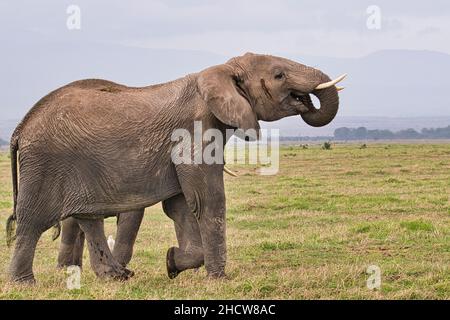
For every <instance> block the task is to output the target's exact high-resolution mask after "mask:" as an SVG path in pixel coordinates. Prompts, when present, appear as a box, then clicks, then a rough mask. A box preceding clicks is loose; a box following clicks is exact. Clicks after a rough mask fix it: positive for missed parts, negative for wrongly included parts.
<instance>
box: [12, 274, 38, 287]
mask: <svg viewBox="0 0 450 320" xmlns="http://www.w3.org/2000/svg"><path fill="white" fill-rule="evenodd" d="M10 280H11V282H14V283H18V284H24V285H35V284H36V279H35V278H34V275H33V274H28V275H24V276H11V278H10Z"/></svg>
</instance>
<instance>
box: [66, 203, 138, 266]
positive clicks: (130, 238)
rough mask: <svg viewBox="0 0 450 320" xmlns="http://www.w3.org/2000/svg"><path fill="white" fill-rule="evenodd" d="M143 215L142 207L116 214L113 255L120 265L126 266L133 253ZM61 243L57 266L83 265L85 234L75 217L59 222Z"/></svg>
mask: <svg viewBox="0 0 450 320" xmlns="http://www.w3.org/2000/svg"><path fill="white" fill-rule="evenodd" d="M143 217H144V208H142V209H139V210H135V211H127V212H123V213H120V214H118V215H117V234H116V240H115V245H114V249H113V250H112V254H113V257H114V258H115V259H116V260H117V262H119V263H120V264H121V265H122V266H124V267H125V266H126V265H127V264H128V263H129V262H130V260H131V256H132V255H133V246H134V243H135V241H136V237H137V233H138V231H139V227H140V225H141V222H142V218H143ZM61 227H62V232H61V244H60V248H59V253H58V268H63V267H68V266H72V265H75V266H79V267H82V266H83V250H84V242H85V235H84V232H83V231H82V230H81V228H80V226H79V224H78V222H77V220H76V219H75V218H72V217H70V218H67V219H65V220H63V221H62V222H61Z"/></svg>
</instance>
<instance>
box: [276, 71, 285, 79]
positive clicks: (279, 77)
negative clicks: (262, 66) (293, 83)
mask: <svg viewBox="0 0 450 320" xmlns="http://www.w3.org/2000/svg"><path fill="white" fill-rule="evenodd" d="M283 77H284V73H283V72H278V73H277V74H276V75H275V79H277V80H281V79H283Z"/></svg>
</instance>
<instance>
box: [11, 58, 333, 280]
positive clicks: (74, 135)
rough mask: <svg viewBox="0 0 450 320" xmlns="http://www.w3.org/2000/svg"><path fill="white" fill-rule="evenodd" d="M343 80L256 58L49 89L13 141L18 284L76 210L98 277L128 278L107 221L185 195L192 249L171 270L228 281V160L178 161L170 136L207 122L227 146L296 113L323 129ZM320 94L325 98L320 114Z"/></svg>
mask: <svg viewBox="0 0 450 320" xmlns="http://www.w3.org/2000/svg"><path fill="white" fill-rule="evenodd" d="M339 80H341V78H338V79H336V80H335V81H333V80H331V79H330V78H329V77H328V76H327V75H325V74H324V73H322V72H321V71H319V70H317V69H314V68H311V67H307V66H305V65H302V64H299V63H296V62H294V61H291V60H288V59H284V58H280V57H275V56H269V55H259V54H252V53H248V54H245V55H243V56H240V57H235V58H232V59H230V60H229V61H228V62H226V63H224V64H221V65H217V66H213V67H210V68H208V69H205V70H203V71H201V72H198V73H194V74H189V75H187V76H185V77H183V78H180V79H177V80H174V81H171V82H167V83H163V84H159V85H152V86H147V87H139V88H137V87H127V86H124V85H120V84H117V83H113V82H110V81H106V80H98V79H89V80H80V81H75V82H73V83H70V84H68V85H66V86H64V87H61V88H59V89H57V90H55V91H53V92H51V93H50V94H48V95H47V96H45V97H44V98H42V99H41V100H40V101H38V102H37V103H36V105H35V106H33V108H32V109H31V110H30V111H29V112H28V113H27V115H26V116H25V117H24V119H23V120H22V121H21V123H20V124H19V125H18V126H17V128H16V129H15V131H14V133H13V136H12V138H11V145H10V147H11V165H12V177H13V197H14V199H13V200H14V211H13V214H12V216H11V218H10V219H9V220H8V222H9V223H8V225H7V229H8V230H9V235H10V236H11V235H12V228H11V226H12V223H13V222H16V224H17V230H16V242H15V250H14V254H13V257H12V261H11V264H10V277H11V279H12V280H14V281H23V282H28V281H29V282H32V281H34V275H33V271H32V266H33V259H34V252H35V250H36V244H37V242H38V240H39V238H40V236H41V234H42V233H43V232H44V231H46V230H47V229H49V228H51V227H52V226H53V225H55V224H56V223H58V222H59V221H61V220H64V219H66V218H69V217H74V218H76V219H77V221H78V223H79V224H80V226H81V229H82V230H83V231H84V234H85V236H86V239H87V241H88V247H89V254H90V259H91V262H92V267H93V269H94V270H96V273H97V274H98V275H99V276H108V277H113V278H118V279H126V278H128V277H129V276H130V274H131V271H129V270H126V268H125V267H123V266H122V265H121V264H120V263H119V262H118V261H117V260H116V259H115V258H114V256H113V254H112V253H111V252H110V250H109V248H108V246H107V243H106V238H105V234H104V228H103V217H104V216H105V215H106V216H110V215H115V214H118V213H121V212H127V211H136V210H140V209H141V208H144V207H148V206H151V205H153V204H155V203H158V202H160V201H166V200H169V199H172V198H173V197H175V196H178V195H183V197H184V199H185V203H186V208H184V209H186V210H183V212H189V213H190V214H187V215H186V216H187V217H185V216H184V215H182V219H181V218H180V220H181V221H182V222H180V223H179V225H180V226H181V227H182V230H184V229H188V230H190V231H189V232H188V233H189V234H190V235H191V236H192V234H195V237H194V238H193V239H190V240H189V242H186V243H189V244H190V245H189V247H191V246H192V247H193V248H194V249H193V251H192V252H191V254H192V256H189V257H185V256H184V252H183V250H181V251H182V252H180V251H178V250H176V249H170V250H169V254H168V257H169V263H168V264H169V268H170V270H172V271H171V274H173V275H174V274H176V273H177V272H179V271H182V270H183V269H184V268H185V267H187V266H190V265H192V264H194V262H195V264H199V263H200V262H202V263H204V265H205V268H206V270H207V273H208V275H209V276H211V277H222V276H224V275H225V265H226V240H225V234H226V223H225V222H226V219H225V211H226V210H225V193H224V186H223V164H221V163H213V164H206V163H201V164H197V165H190V164H186V163H181V164H175V163H174V162H173V161H172V158H171V151H172V150H173V148H174V146H175V144H176V142H174V141H172V140H171V135H172V133H173V132H174V130H176V129H184V130H186V131H187V132H189V133H190V134H191V135H192V133H193V131H194V122H195V121H200V122H201V124H202V129H203V131H206V130H208V129H212V128H214V129H218V130H219V131H220V132H221V133H222V135H223V141H224V142H226V139H227V138H229V137H228V136H227V135H226V130H227V129H242V130H244V131H245V130H248V129H254V130H255V131H256V132H259V124H258V121H259V120H264V121H275V120H278V119H281V118H284V117H288V116H297V115H300V116H301V117H302V118H303V120H304V121H305V122H306V123H307V124H309V125H311V126H323V125H326V124H328V123H329V122H330V121H332V119H333V118H334V117H335V115H336V113H337V110H338V105H339V97H338V89H339V88H337V87H336V86H335V85H336V83H337V82H338V81H339ZM311 94H312V95H315V96H316V97H317V98H318V99H319V101H320V108H319V109H316V108H315V107H314V105H313V103H312V101H311V97H310V95H311ZM204 144H205V145H206V143H205V142H204ZM203 147H204V146H203ZM18 155H20V157H19V159H18ZM17 160H19V161H17ZM17 162H19V167H20V175H19V177H20V181H18V174H17V173H18V172H17V171H18V170H17V169H18V165H17V164H18V163H17ZM191 215H192V216H193V217H194V218H195V219H192V218H191ZM194 221H195V222H196V224H194ZM185 224H186V225H185ZM176 225H177V224H176ZM183 232H184V231H182V232H181V233H182V234H183ZM177 235H178V232H177ZM180 237H181V238H179V240H180V239H182V241H185V240H183V239H184V238H185V237H184V236H183V235H181V236H180ZM198 239H201V240H202V242H201V246H200V245H199V243H198ZM181 247H183V244H182V243H180V244H179V249H180V248H181ZM184 251H185V250H184ZM200 252H201V253H200ZM200 256H202V259H203V261H201V258H200ZM172 258H173V259H172ZM174 266H175V267H174Z"/></svg>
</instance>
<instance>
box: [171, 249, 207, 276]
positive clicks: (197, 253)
mask: <svg viewBox="0 0 450 320" xmlns="http://www.w3.org/2000/svg"><path fill="white" fill-rule="evenodd" d="M202 265H203V252H202V250H201V249H196V250H192V249H191V250H190V251H189V252H186V251H183V250H181V249H179V248H176V247H171V248H170V249H169V250H167V255H166V267H167V275H168V276H169V278H170V279H174V278H176V277H177V276H178V275H179V274H180V273H181V272H182V271H184V270H187V269H198V268H200V267H201V266H202Z"/></svg>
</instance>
